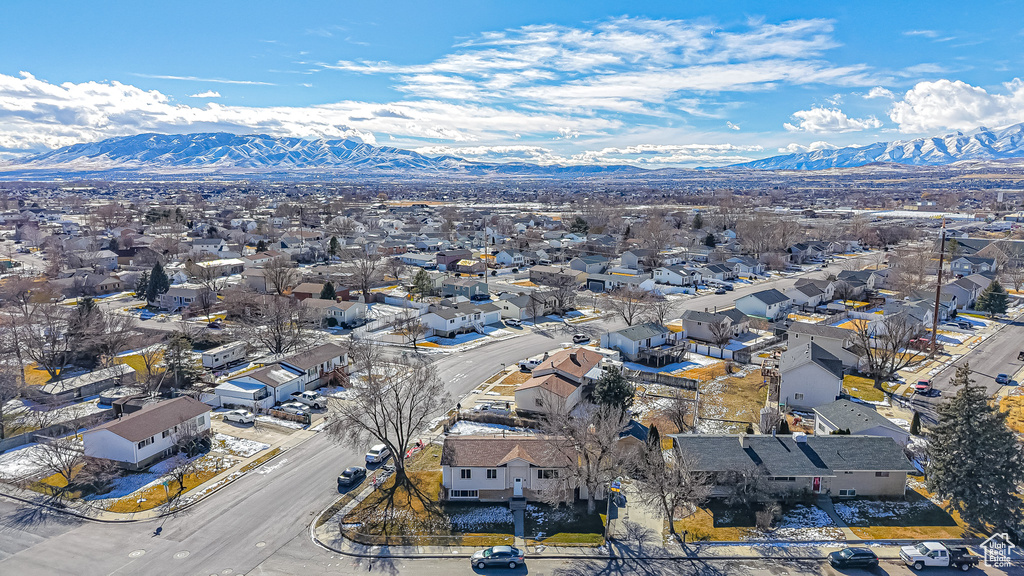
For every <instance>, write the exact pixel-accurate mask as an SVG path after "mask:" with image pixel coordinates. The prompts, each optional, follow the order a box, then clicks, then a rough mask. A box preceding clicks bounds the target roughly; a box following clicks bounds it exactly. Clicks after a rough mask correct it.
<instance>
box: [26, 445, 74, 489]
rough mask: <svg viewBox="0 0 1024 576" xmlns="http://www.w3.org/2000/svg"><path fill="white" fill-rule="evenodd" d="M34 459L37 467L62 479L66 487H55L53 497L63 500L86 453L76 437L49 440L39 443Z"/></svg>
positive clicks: (33, 453)
mask: <svg viewBox="0 0 1024 576" xmlns="http://www.w3.org/2000/svg"><path fill="white" fill-rule="evenodd" d="M32 459H33V461H34V463H35V464H36V465H37V466H39V467H40V468H42V469H44V470H46V471H47V472H49V473H50V474H51V475H53V474H56V475H58V476H60V477H61V479H62V480H63V484H64V485H63V486H60V487H55V488H54V491H53V495H54V496H55V497H57V498H63V497H64V496H66V495H67V493H68V490H69V488H70V485H71V483H72V482H73V481H74V479H75V476H76V475H77V474H78V472H79V470H80V469H81V466H82V464H83V463H84V462H85V453H84V452H83V451H82V447H81V445H80V444H79V443H78V439H77V437H75V436H65V437H63V438H47V439H45V440H43V441H42V442H39V444H38V445H37V448H36V449H35V450H34V451H33V452H32Z"/></svg>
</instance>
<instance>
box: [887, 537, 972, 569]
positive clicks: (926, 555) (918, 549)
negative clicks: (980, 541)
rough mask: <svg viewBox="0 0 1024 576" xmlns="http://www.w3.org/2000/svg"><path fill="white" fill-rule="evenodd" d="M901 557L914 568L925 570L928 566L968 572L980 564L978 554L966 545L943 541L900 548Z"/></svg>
mask: <svg viewBox="0 0 1024 576" xmlns="http://www.w3.org/2000/svg"><path fill="white" fill-rule="evenodd" d="M900 559H901V560H903V561H904V562H906V563H907V566H912V567H913V568H914V570H923V569H924V568H925V567H926V566H929V567H930V566H938V567H942V568H946V567H953V568H959V569H960V570H962V571H964V572H966V571H968V570H970V569H971V568H972V567H973V566H977V564H978V560H979V558H978V556H975V555H974V554H971V551H970V550H968V549H967V548H964V547H952V548H950V547H946V546H945V545H944V544H942V543H941V542H920V543H918V544H914V545H913V546H903V547H902V548H900Z"/></svg>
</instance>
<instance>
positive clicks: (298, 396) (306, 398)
mask: <svg viewBox="0 0 1024 576" xmlns="http://www.w3.org/2000/svg"><path fill="white" fill-rule="evenodd" d="M292 398H294V399H295V401H296V402H302V403H303V404H305V405H306V406H309V407H310V408H315V409H317V410H319V409H321V408H326V407H327V398H324V397H323V396H321V395H319V394H317V393H316V392H313V391H312V390H307V391H305V392H296V393H294V394H292Z"/></svg>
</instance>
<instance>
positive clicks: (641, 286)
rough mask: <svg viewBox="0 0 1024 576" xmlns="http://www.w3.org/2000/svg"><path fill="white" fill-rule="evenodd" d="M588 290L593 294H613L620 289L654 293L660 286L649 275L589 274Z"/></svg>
mask: <svg viewBox="0 0 1024 576" xmlns="http://www.w3.org/2000/svg"><path fill="white" fill-rule="evenodd" d="M586 276H587V289H588V290H591V291H593V292H611V291H612V290H617V289H619V288H631V289H633V290H646V291H648V292H653V291H655V290H656V289H657V287H658V285H657V284H655V283H654V278H653V277H652V276H650V275H649V274H643V275H640V276H627V275H625V274H587V275H586Z"/></svg>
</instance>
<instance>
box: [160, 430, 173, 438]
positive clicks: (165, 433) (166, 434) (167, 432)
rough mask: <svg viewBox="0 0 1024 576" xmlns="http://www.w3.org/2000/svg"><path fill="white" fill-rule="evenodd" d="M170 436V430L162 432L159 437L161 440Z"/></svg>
mask: <svg viewBox="0 0 1024 576" xmlns="http://www.w3.org/2000/svg"><path fill="white" fill-rule="evenodd" d="M170 435H171V431H170V430H164V431H163V434H162V435H161V436H160V437H161V438H167V437H168V436H170Z"/></svg>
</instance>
